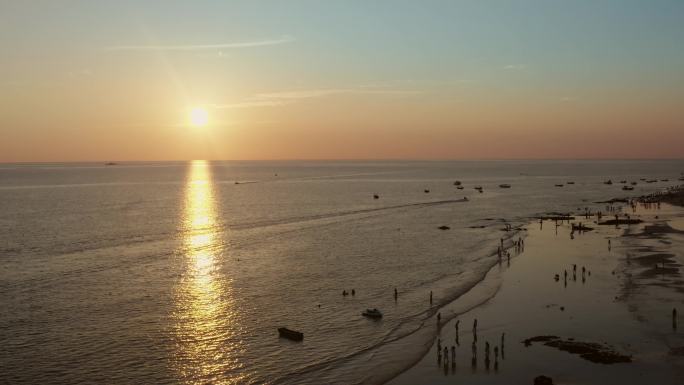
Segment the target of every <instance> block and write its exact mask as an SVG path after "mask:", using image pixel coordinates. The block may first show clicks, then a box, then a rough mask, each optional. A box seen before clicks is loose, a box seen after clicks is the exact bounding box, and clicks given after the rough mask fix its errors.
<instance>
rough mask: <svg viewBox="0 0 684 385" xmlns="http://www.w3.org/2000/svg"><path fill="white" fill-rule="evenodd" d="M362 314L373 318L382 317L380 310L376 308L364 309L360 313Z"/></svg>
mask: <svg viewBox="0 0 684 385" xmlns="http://www.w3.org/2000/svg"><path fill="white" fill-rule="evenodd" d="M361 315H362V316H364V317H368V318H374V319H380V318H382V312H380V310H378V309H375V308H374V309H366V310H365V311H363V313H361Z"/></svg>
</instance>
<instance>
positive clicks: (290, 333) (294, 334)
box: [278, 328, 304, 341]
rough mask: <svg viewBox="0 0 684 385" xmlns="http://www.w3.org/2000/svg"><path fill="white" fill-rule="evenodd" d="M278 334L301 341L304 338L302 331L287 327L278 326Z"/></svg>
mask: <svg viewBox="0 0 684 385" xmlns="http://www.w3.org/2000/svg"><path fill="white" fill-rule="evenodd" d="M278 334H279V335H280V336H281V337H283V338H287V339H288V340H292V341H302V340H303V339H304V333H302V332H298V331H296V330H291V329H288V328H278Z"/></svg>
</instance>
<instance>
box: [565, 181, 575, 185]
mask: <svg viewBox="0 0 684 385" xmlns="http://www.w3.org/2000/svg"><path fill="white" fill-rule="evenodd" d="M566 183H567V184H575V182H573V181H568V182H566Z"/></svg>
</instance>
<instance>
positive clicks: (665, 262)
mask: <svg viewBox="0 0 684 385" xmlns="http://www.w3.org/2000/svg"><path fill="white" fill-rule="evenodd" d="M625 212H626V213H630V214H631V216H632V217H638V218H639V219H642V220H643V221H644V223H642V224H639V225H629V226H628V225H621V226H620V227H617V228H616V226H599V225H596V224H595V223H592V222H595V220H596V218H594V220H588V219H586V218H585V217H584V216H577V217H575V218H574V219H573V220H571V221H561V222H559V223H558V226H556V223H555V222H554V221H551V220H546V221H543V222H541V223H540V222H539V221H531V222H530V223H529V224H527V225H526V226H525V230H523V231H521V232H520V235H521V237H524V238H523V239H524V244H525V247H524V250H523V251H522V252H520V253H518V252H517V251H516V250H515V249H513V250H511V252H512V259H511V261H510V264H509V263H508V262H507V261H506V260H504V261H503V262H502V263H501V264H500V265H498V266H495V267H494V268H493V269H492V270H491V271H490V272H489V273H488V276H487V278H486V279H485V281H484V283H486V282H491V285H494V286H496V294H495V295H493V297H492V298H491V299H490V300H489V301H488V302H487V303H485V304H483V305H482V306H478V307H477V308H475V309H472V310H470V311H467V312H463V313H459V314H457V315H455V318H454V319H452V320H451V321H449V322H447V323H444V324H441V328H440V330H439V334H438V338H437V339H436V340H435V343H434V344H432V346H430V348H429V351H428V352H427V354H426V355H425V357H424V358H423V359H421V360H420V361H419V362H418V363H416V364H415V365H414V366H413V367H412V368H411V369H409V370H407V371H406V372H404V373H403V374H401V375H399V376H398V377H397V378H395V379H393V380H392V381H390V382H389V383H390V384H393V385H401V384H417V383H431V384H447V383H454V382H466V383H469V384H533V383H534V379H535V378H537V377H538V376H546V377H548V378H551V379H552V380H553V383H555V384H656V383H657V384H678V383H681V380H682V378H684V356H683V355H682V350H684V349H683V348H682V347H684V333H683V332H682V323H684V320H683V319H682V316H681V312H682V309H683V308H684V301H683V300H682V298H683V297H682V292H683V291H682V290H683V289H684V285H683V283H684V282H683V281H682V277H681V267H682V262H684V258H683V256H682V254H681V250H682V247H683V246H684V232H682V227H681V226H682V215H683V214H684V210H682V208H680V207H675V206H670V205H667V204H664V203H663V204H662V205H657V204H652V205H650V206H649V207H648V208H646V207H645V206H644V205H638V206H637V208H636V210H635V211H632V210H631V209H630V208H629V206H626V207H625ZM580 221H581V222H583V223H584V224H585V225H587V226H591V227H593V228H594V229H593V230H592V231H586V232H577V231H575V232H574V234H573V235H572V236H571V233H572V230H571V225H570V223H572V222H574V223H577V222H580ZM609 242H610V244H609ZM574 266H576V270H575V267H574ZM585 269H586V270H585ZM583 270H585V272H583ZM565 272H567V274H568V276H567V277H568V278H567V280H566V279H565V278H564V276H565ZM555 274H558V275H559V279H558V280H556V279H555ZM467 296H468V294H466V295H465V296H464V297H467ZM465 299H466V298H464V300H465ZM459 301H461V299H459V300H457V301H455V303H454V307H455V308H457V309H458V305H457V304H458V302H459ZM673 308H678V311H679V314H680V315H679V316H678V317H677V318H676V319H673V314H672V311H673ZM442 311H443V312H445V311H446V312H448V311H449V310H446V309H445V310H442ZM475 319H477V322H478V327H477V341H476V342H475V345H473V342H474V341H475V335H474V333H473V322H474V320H475ZM677 319H678V320H679V324H676V322H677ZM435 322H437V321H436V320H435ZM457 322H458V323H459V326H458V329H456V327H455V325H456V323H457ZM457 331H458V334H457ZM504 333H505V337H503V338H504V340H502V335H503V334H504ZM457 335H458V338H457V337H456V336H457ZM526 340H527V341H526ZM535 340H537V341H535ZM525 342H527V343H525ZM547 342H550V344H549V345H551V346H548V345H547V344H546V343H547ZM487 343H489V344H490V359H489V366H487V365H486V362H485V361H486V359H485V346H486V344H487ZM438 345H439V346H441V348H442V349H444V347H447V348H448V349H447V352H448V357H447V359H445V357H444V355H443V354H441V355H440V354H438V349H437V347H438ZM452 346H455V357H456V358H455V360H453V359H452V357H453V356H452V353H451V348H452ZM473 346H474V347H473ZM495 347H496V348H497V349H498V350H499V351H500V353H499V355H498V357H495V356H494V349H495ZM592 350H593V351H592ZM573 351H574V352H573ZM442 352H443V350H442ZM580 353H582V354H580ZM473 357H475V361H473ZM623 361H626V362H623Z"/></svg>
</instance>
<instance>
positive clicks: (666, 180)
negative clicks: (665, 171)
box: [660, 179, 670, 182]
mask: <svg viewBox="0 0 684 385" xmlns="http://www.w3.org/2000/svg"><path fill="white" fill-rule="evenodd" d="M660 181H661V182H669V181H670V180H669V179H661V180H660Z"/></svg>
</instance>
